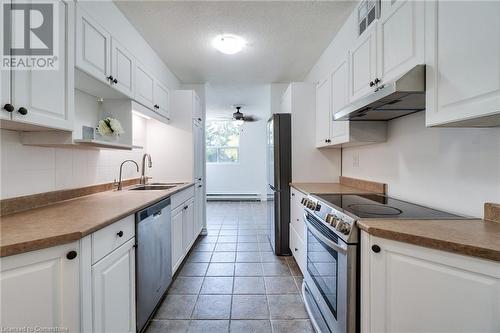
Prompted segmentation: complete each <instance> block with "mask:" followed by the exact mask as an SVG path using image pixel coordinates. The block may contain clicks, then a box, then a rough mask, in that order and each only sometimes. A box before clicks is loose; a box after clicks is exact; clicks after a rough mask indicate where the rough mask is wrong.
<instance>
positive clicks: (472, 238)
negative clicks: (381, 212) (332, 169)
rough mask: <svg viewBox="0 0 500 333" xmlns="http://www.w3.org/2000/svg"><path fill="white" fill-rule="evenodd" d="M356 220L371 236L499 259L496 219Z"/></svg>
mask: <svg viewBox="0 0 500 333" xmlns="http://www.w3.org/2000/svg"><path fill="white" fill-rule="evenodd" d="M290 185H291V186H292V187H294V188H296V189H297V190H299V191H301V192H303V193H305V194H311V193H317V194H322V193H335V194H345V193H353V194H354V193H357V194H360V193H369V192H368V191H365V190H362V189H359V188H356V187H349V186H346V185H342V184H340V183H291V184H290ZM493 208H494V207H493ZM493 208H492V207H490V209H493ZM497 209H498V208H497ZM357 223H358V225H359V227H360V228H361V230H364V231H366V232H367V233H369V234H370V235H373V236H377V237H381V238H386V239H391V240H395V241H400V242H404V243H409V244H414V245H419V246H424V247H428V248H433V249H437V250H443V251H447V252H453V253H457V254H462V255H469V256H474V257H479V258H483V259H489V260H495V261H500V223H497V222H491V221H486V220H481V219H465V220H402V219H399V220H398V219H359V220H358V222H357Z"/></svg>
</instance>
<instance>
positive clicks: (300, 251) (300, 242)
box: [290, 187, 307, 274]
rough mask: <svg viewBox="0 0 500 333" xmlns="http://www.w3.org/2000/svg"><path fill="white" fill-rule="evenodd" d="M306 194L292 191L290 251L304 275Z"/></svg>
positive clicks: (292, 189)
mask: <svg viewBox="0 0 500 333" xmlns="http://www.w3.org/2000/svg"><path fill="white" fill-rule="evenodd" d="M304 197H307V195H305V194H304V193H302V192H300V191H298V190H296V189H294V188H293V187H292V188H291V190H290V250H291V252H292V255H293V257H294V258H295V261H297V264H298V265H299V268H300V270H301V271H302V274H304V273H305V270H306V252H307V248H306V237H307V236H306V226H305V224H304V206H302V204H301V200H302V198H304Z"/></svg>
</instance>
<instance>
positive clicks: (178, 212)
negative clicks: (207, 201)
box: [171, 206, 184, 274]
mask: <svg viewBox="0 0 500 333" xmlns="http://www.w3.org/2000/svg"><path fill="white" fill-rule="evenodd" d="M183 212H184V207H183V206H181V207H179V208H177V209H174V210H173V211H172V220H171V223H172V225H171V236H172V274H174V273H175V271H176V270H177V268H178V267H179V265H180V263H181V260H182V258H183V256H184V247H183V245H182V244H183V234H182V233H183V232H182V231H183V230H182V228H183V227H182V225H183V221H182V220H183Z"/></svg>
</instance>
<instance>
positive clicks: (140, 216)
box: [136, 197, 170, 223]
mask: <svg viewBox="0 0 500 333" xmlns="http://www.w3.org/2000/svg"><path fill="white" fill-rule="evenodd" d="M168 206H170V197H169V198H166V199H164V200H162V201H160V202H157V203H155V204H153V205H151V206H149V207H148V208H145V209H143V210H141V211H140V212H138V213H137V217H136V222H137V223H140V222H141V221H143V220H145V219H147V218H148V217H150V216H152V217H154V218H156V217H158V216H160V215H161V213H162V212H161V211H162V210H163V209H164V208H165V207H168Z"/></svg>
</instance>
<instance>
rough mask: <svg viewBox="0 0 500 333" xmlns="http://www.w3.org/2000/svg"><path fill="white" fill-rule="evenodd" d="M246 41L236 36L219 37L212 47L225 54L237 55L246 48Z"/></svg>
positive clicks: (215, 39)
mask: <svg viewBox="0 0 500 333" xmlns="http://www.w3.org/2000/svg"><path fill="white" fill-rule="evenodd" d="M245 44H246V42H245V40H244V39H243V38H241V37H239V36H235V35H219V36H217V37H215V38H214V40H213V41H212V45H213V46H214V47H215V48H216V49H217V50H219V52H222V53H224V54H236V53H238V52H240V51H241V50H243V48H244V47H245Z"/></svg>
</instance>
